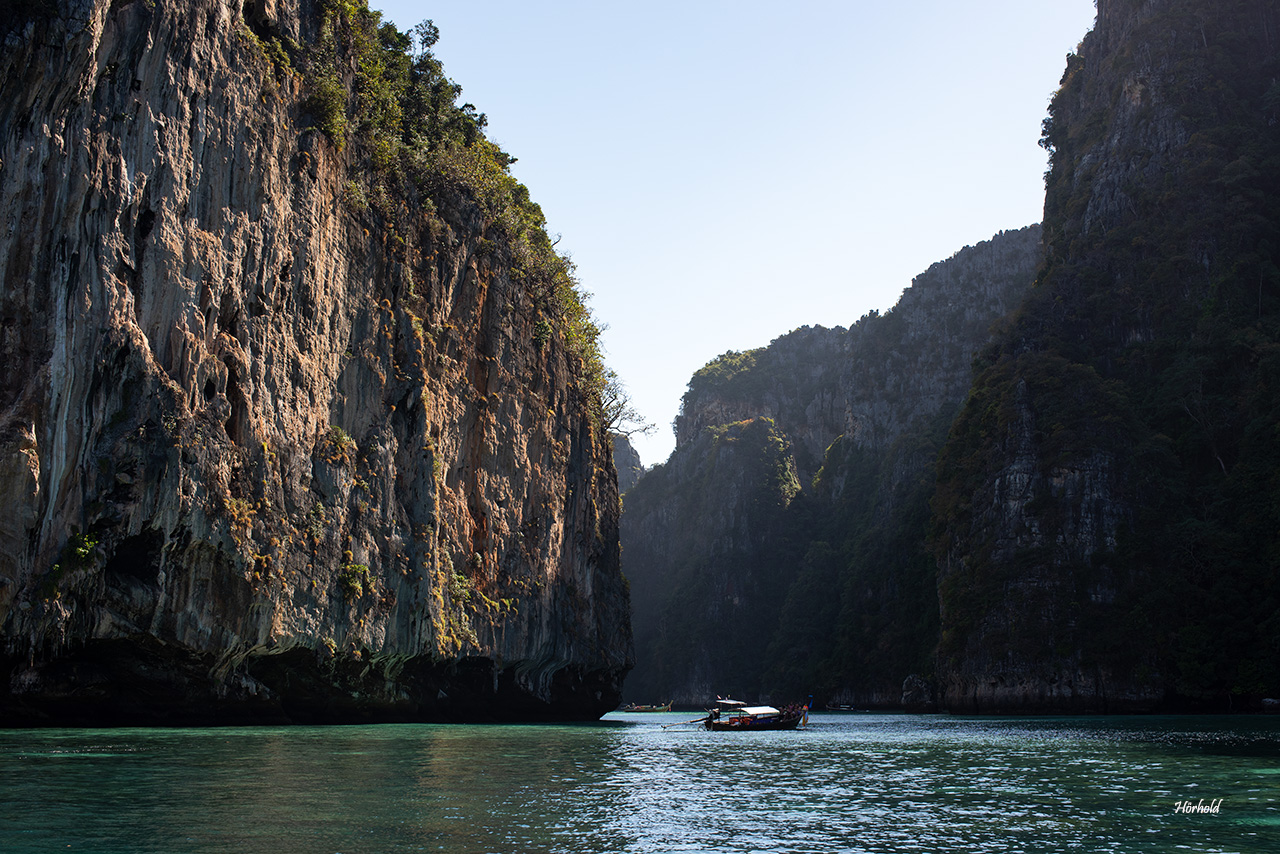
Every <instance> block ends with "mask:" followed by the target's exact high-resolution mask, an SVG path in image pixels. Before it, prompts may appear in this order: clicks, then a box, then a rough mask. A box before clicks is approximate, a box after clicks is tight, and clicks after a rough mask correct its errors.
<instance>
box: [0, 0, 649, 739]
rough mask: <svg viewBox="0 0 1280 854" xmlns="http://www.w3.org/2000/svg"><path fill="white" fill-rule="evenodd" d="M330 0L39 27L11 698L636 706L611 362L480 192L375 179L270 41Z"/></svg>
mask: <svg viewBox="0 0 1280 854" xmlns="http://www.w3.org/2000/svg"><path fill="white" fill-rule="evenodd" d="M330 5H332V4H330ZM322 6H323V4H321V6H313V4H311V3H308V2H302V3H300V4H299V3H296V2H289V0H281V2H279V3H276V2H269V1H268V2H257V3H254V4H249V8H248V15H249V17H248V18H246V10H245V9H244V8H243V7H242V5H241V3H240V2H238V0H194V2H177V0H155V2H150V0H147V2H144V0H133V2H130V0H113V2H107V0H61V2H59V3H58V4H57V6H56V10H53V11H52V13H51V14H45V13H43V12H41V13H40V14H35V13H32V14H31V15H29V16H25V17H23V16H19V19H18V20H16V21H15V22H10V23H11V26H10V30H9V32H8V33H7V35H6V37H5V44H4V51H3V56H2V57H0V80H3V81H4V82H3V85H2V87H0V94H2V97H0V141H2V144H3V149H0V160H2V166H0V216H2V217H3V232H2V233H0V282H2V283H3V290H2V292H0V361H2V362H3V364H4V365H5V366H6V369H5V371H4V376H3V378H0V473H2V474H3V477H0V490H2V491H3V497H2V498H0V506H3V507H4V508H5V514H4V519H3V521H2V522H0V624H2V625H3V643H4V646H3V650H4V652H3V655H2V656H0V658H2V659H3V661H2V663H3V665H4V668H5V672H6V674H7V675H6V680H7V681H6V683H5V685H4V686H0V690H2V691H3V693H0V720H3V721H5V722H6V723H55V722H56V723H62V722H70V723H102V722H162V723H170V722H202V721H215V722H223V721H242V720H293V721H303V720H344V721H345V720H384V719H404V720H421V719H451V718H574V717H594V716H598V715H599V714H601V713H602V712H604V711H607V710H608V709H610V708H612V707H613V706H614V705H615V704H616V702H617V698H618V695H619V691H620V687H621V680H622V677H623V675H624V674H625V672H626V670H627V669H628V667H629V665H630V629H629V618H628V601H627V595H626V592H625V589H624V585H623V579H622V576H621V573H620V568H619V551H618V538H617V523H618V514H619V504H618V493H617V487H616V481H615V475H614V471H613V466H612V463H611V457H610V449H609V443H608V440H607V438H606V437H605V436H604V435H603V432H602V430H601V428H600V426H599V424H598V421H597V420H594V419H593V417H592V402H591V400H590V399H589V394H588V391H587V390H586V389H585V387H584V383H583V381H582V380H581V369H582V365H581V362H580V361H579V360H578V359H576V358H575V357H574V356H573V354H572V352H571V350H569V349H567V348H566V346H565V345H564V343H563V340H562V337H561V335H560V334H559V332H558V331H557V330H558V327H556V326H555V325H554V323H552V322H549V319H548V318H549V316H548V315H547V314H546V312H545V306H544V303H543V302H540V301H539V299H538V294H539V292H540V291H539V289H540V288H543V287H544V285H543V284H542V283H540V282H538V281H537V280H536V279H533V278H530V276H529V275H528V274H527V273H524V272H522V271H521V270H520V269H519V267H520V265H519V264H518V263H517V261H518V259H517V258H516V257H515V254H514V253H515V252H516V248H515V247H514V246H513V241H512V238H511V234H510V229H506V230H504V229H503V228H502V227H501V224H500V223H496V222H494V221H493V219H492V217H490V216H488V215H487V213H486V209H485V208H484V206H483V205H481V204H480V203H479V202H478V201H477V198H476V195H475V193H474V192H473V191H470V190H469V189H468V188H466V187H465V186H459V185H457V184H456V183H450V182H449V181H447V180H444V179H442V180H441V181H440V182H437V184H436V186H435V187H434V189H433V190H432V193H431V198H430V199H429V200H428V201H427V202H424V201H422V200H418V202H417V203H416V204H408V203H399V202H397V201H396V200H395V199H392V200H391V201H390V202H388V201H386V200H385V199H384V200H383V204H382V206H381V208H379V207H377V206H373V207H371V206H370V205H368V204H364V203H363V199H362V196H363V193H362V192H361V190H362V187H365V186H368V185H367V184H364V183H362V182H363V181H364V178H363V177H362V174H361V172H360V171H359V168H358V164H359V163H360V151H359V147H358V146H357V145H355V144H352V145H347V146H342V145H340V144H337V143H335V141H334V140H333V139H331V138H329V137H327V136H326V135H325V134H322V133H321V132H320V131H318V130H317V129H315V128H314V127H310V125H312V124H313V123H314V121H313V117H312V116H310V115H309V112H308V110H309V104H312V103H314V98H313V95H314V93H312V92H310V91H309V89H308V82H307V80H306V79H305V77H304V75H303V74H301V73H298V72H296V71H295V70H293V69H291V68H289V67H287V64H286V63H279V62H276V61H273V60H272V59H271V58H270V57H268V55H267V53H266V52H265V51H264V49H263V44H264V41H263V39H262V38H259V37H258V36H259V35H266V34H270V35H272V37H273V38H275V37H278V39H279V42H281V43H283V42H285V41H288V42H289V43H290V44H291V45H293V46H294V47H297V46H298V45H302V46H303V47H304V48H305V46H306V45H307V44H308V43H309V40H314V39H317V38H318V37H319V35H318V34H319V31H320V21H321V16H322V12H323V9H322ZM42 8H43V7H42ZM324 14H329V13H327V12H324ZM255 29H256V31H257V32H255ZM353 67H354V66H353ZM352 73H354V71H353V72H352ZM310 109H311V110H312V111H314V108H310ZM348 109H351V107H350V102H348ZM389 208H394V212H392V213H390V214H388V213H386V211H387V210H388V209H389ZM550 320H551V321H554V317H552V318H550Z"/></svg>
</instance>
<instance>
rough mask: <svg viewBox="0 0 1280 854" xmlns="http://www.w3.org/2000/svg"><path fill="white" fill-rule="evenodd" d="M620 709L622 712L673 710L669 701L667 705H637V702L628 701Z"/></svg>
mask: <svg viewBox="0 0 1280 854" xmlns="http://www.w3.org/2000/svg"><path fill="white" fill-rule="evenodd" d="M618 711H620V712H669V711H671V704H670V703H667V704H666V705H665V706H645V705H636V704H635V703H627V704H626V705H625V706H623V707H622V708H621V709H618Z"/></svg>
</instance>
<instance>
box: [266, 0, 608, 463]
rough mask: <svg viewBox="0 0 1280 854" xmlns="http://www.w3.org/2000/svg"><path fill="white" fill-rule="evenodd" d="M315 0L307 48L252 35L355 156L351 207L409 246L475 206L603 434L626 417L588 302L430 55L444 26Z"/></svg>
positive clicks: (479, 118)
mask: <svg viewBox="0 0 1280 854" xmlns="http://www.w3.org/2000/svg"><path fill="white" fill-rule="evenodd" d="M318 5H319V9H320V17H319V25H318V27H316V29H315V30H314V32H312V33H310V34H309V35H310V40H309V41H308V43H307V44H306V45H305V46H299V45H298V44H296V43H294V42H293V41H292V40H290V39H288V38H287V37H285V36H283V35H282V34H280V33H279V32H277V31H275V30H274V29H273V28H271V27H270V26H269V25H267V24H264V23H261V22H255V21H254V20H253V19H252V17H250V18H249V20H248V23H247V27H248V28H249V33H248V35H249V37H250V38H251V39H252V40H253V41H255V42H256V44H257V45H258V47H259V48H260V49H261V53H262V56H263V58H264V59H265V60H268V61H270V62H272V63H273V64H274V65H275V66H276V68H277V70H278V71H279V72H280V73H283V74H289V73H294V71H295V70H296V72H297V73H300V74H301V75H302V79H303V82H304V88H305V91H306V93H307V95H306V99H305V101H304V102H303V105H302V107H303V111H304V120H305V119H308V118H309V121H310V124H311V126H313V127H315V128H316V129H318V130H320V131H321V132H322V133H323V134H324V135H325V137H327V138H328V139H329V141H330V142H331V143H332V144H333V145H334V147H335V148H337V149H338V150H339V151H344V152H345V151H346V149H347V148H348V146H350V147H351V148H352V149H353V150H352V151H351V152H349V157H350V160H351V162H352V166H353V169H354V172H355V174H356V176H357V177H356V178H355V179H354V180H353V182H352V184H351V185H349V188H348V194H347V195H348V203H349V204H350V205H351V206H352V208H353V212H354V213H355V214H357V215H358V216H361V217H363V218H368V219H369V220H370V221H371V222H372V223H374V224H376V225H377V226H378V227H381V228H383V229H385V230H386V231H387V233H388V234H389V236H390V239H391V242H392V244H393V245H401V246H403V245H404V242H405V240H407V239H409V238H410V236H411V233H412V231H413V230H414V229H415V226H416V223H417V221H418V220H419V219H420V218H421V217H423V216H425V217H426V218H427V219H428V221H429V222H431V223H433V224H434V227H435V228H443V227H444V223H443V222H442V221H441V219H440V218H439V216H438V212H439V211H442V210H444V209H446V208H449V207H451V206H453V205H454V204H455V203H456V201H457V200H458V199H459V197H462V198H465V199H467V200H469V202H470V204H472V205H474V206H475V207H476V209H478V212H479V213H480V215H481V216H482V217H483V218H484V220H485V223H486V232H487V235H488V237H487V238H486V239H487V240H488V241H489V242H488V243H487V244H486V245H487V246H490V247H494V246H496V244H495V243H494V241H495V240H498V241H500V242H501V244H502V245H503V246H504V248H505V250H506V251H507V252H509V253H510V259H509V260H510V262H511V267H512V271H513V273H514V274H515V275H516V276H518V277H520V278H521V279H522V280H523V281H524V283H525V284H526V286H528V287H529V289H530V290H531V292H532V293H533V294H534V296H535V302H536V308H537V311H538V312H539V315H540V322H541V325H540V326H536V328H539V329H544V330H545V333H544V337H543V338H542V339H541V340H542V341H543V342H545V336H546V335H549V334H550V333H551V332H552V330H554V332H555V333H556V334H557V335H558V337H559V338H560V339H561V340H562V341H563V342H564V345H565V346H566V348H567V349H568V351H569V353H570V355H571V357H572V360H573V364H574V365H575V366H576V370H577V374H578V379H579V383H580V389H581V391H582V394H583V397H584V402H585V403H586V404H587V405H588V407H589V410H590V411H591V412H592V414H593V418H594V421H595V423H596V425H597V427H598V428H599V430H600V432H601V436H602V438H603V435H604V432H605V431H606V430H608V429H609V428H610V427H611V426H616V425H615V424H614V422H616V421H617V420H618V419H617V415H616V412H614V411H613V410H611V409H610V403H611V402H614V403H615V405H614V407H613V409H617V406H616V401H617V400H618V399H619V398H622V399H624V400H625V394H624V392H623V390H622V386H621V384H620V382H619V380H618V378H617V376H616V375H615V374H614V373H613V372H612V371H610V370H609V369H608V368H607V367H606V366H605V364H604V358H603V354H602V352H601V349H600V340H599V339H600V328H599V326H598V324H597V323H596V322H595V320H594V318H593V317H592V315H591V311H590V309H589V308H588V307H587V304H586V299H587V295H586V294H585V293H584V292H583V291H582V289H581V287H580V286H579V283H578V280H577V277H576V275H575V271H574V266H573V263H572V262H571V261H570V260H569V259H568V258H567V257H565V256H563V255H561V254H559V253H558V252H557V251H556V250H555V248H554V245H553V241H552V240H551V238H550V236H549V235H548V234H547V231H546V217H545V216H544V215H543V212H542V208H541V207H540V206H539V205H538V204H537V203H536V202H534V201H533V200H532V199H531V198H530V194H529V190H528V188H527V187H525V186H524V185H523V184H521V183H520V182H519V181H517V180H516V179H515V178H514V177H513V176H512V175H511V173H510V166H511V164H512V163H514V162H515V158H513V157H511V156H510V155H509V154H507V153H506V152H504V151H503V150H502V149H501V148H499V147H498V146H497V145H495V144H494V143H493V142H491V141H490V140H488V139H486V138H485V136H484V128H485V126H486V124H487V120H486V118H485V116H484V114H483V113H479V112H477V110H476V108H475V106H474V105H472V104H468V103H463V104H459V103H458V99H459V98H460V96H461V94H462V87H461V86H459V85H458V84H456V83H454V82H453V81H451V80H450V79H449V78H448V77H447V76H446V75H445V72H444V68H443V66H442V65H441V63H440V61H439V59H438V58H437V57H436V56H435V54H434V53H433V52H432V48H433V47H434V46H435V44H436V42H437V41H438V39H439V38H440V32H439V29H438V28H437V27H436V26H435V25H434V24H433V23H432V22H431V21H424V22H422V23H421V24H418V25H417V26H416V27H414V28H413V29H412V30H411V31H410V32H408V33H404V32H401V31H400V30H398V29H397V28H396V26H395V25H394V24H392V23H390V22H384V21H383V20H382V15H381V13H380V12H377V11H373V10H371V9H370V8H369V7H368V4H367V2H366V0H320V2H319V4H318Z"/></svg>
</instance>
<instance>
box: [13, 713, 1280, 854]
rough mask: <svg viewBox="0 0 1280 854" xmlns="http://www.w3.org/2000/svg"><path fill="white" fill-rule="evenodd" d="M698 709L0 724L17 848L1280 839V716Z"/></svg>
mask: <svg viewBox="0 0 1280 854" xmlns="http://www.w3.org/2000/svg"><path fill="white" fill-rule="evenodd" d="M689 717H692V715H688V714H684V715H681V714H659V715H643V714H641V715H623V714H617V713H615V714H612V715H609V716H608V717H607V718H606V719H605V720H604V721H602V722H601V723H599V724H594V725H583V726H426V725H421V726H409V725H406V726H370V727H329V728H281V729H276V728H263V729H184V730H160V729H124V730H36V731H13V730H9V731H3V730H0V851H3V852H6V854H26V852H40V854H49V852H58V851H92V852H102V854H108V853H109V852H165V854H178V852H226V854H233V852H234V854H255V853H256V852H262V854H290V852H307V854H312V852H315V853H316V854H333V852H341V854H363V852H371V853H372V852H402V851H403V852H408V851H446V852H454V854H469V852H484V853H485V854H488V853H489V852H494V853H495V854H506V852H519V853H520V854H525V852H543V851H546V852H614V851H617V852H622V851H629V852H630V851H635V852H639V851H644V852H648V851H655V852H659V851H660V852H666V851H724V852H729V851H734V852H737V851H761V852H827V851H874V852H902V851H922V852H941V851H957V852H966V851H967V852H988V851H1010V852H1012V851H1025V852H1040V851H1089V852H1092V851H1124V852H1148V851H1170V852H1177V851H1202V852H1203V851H1222V852H1225V851H1239V852H1264V851H1265V852H1280V718H1275V717H1268V718H1234V717H1228V718H1223V717H1203V718H1195V717H1193V718H1187V717H1177V718H1174V717H1139V718H1056V719H1044V718H1035V719H1009V718H994V719H993V718H953V717H934V716H925V717H908V716H895V715H860V714H823V715H815V716H814V717H813V718H812V719H811V722H810V725H809V728H808V729H806V730H802V731H797V732H783V733H711V732H705V731H702V730H695V729H693V728H685V729H683V730H682V729H680V728H673V729H668V730H663V729H662V728H661V724H667V723H672V722H675V721H680V720H683V719H686V718H689ZM1201 799H1203V803H1204V805H1205V806H1206V807H1208V806H1210V805H1212V804H1213V803H1214V802H1218V812H1217V813H1191V814H1184V813H1180V812H1175V810H1176V808H1177V806H1178V804H1179V803H1180V802H1184V801H1188V800H1189V801H1192V802H1193V803H1196V804H1199V803H1200V802H1201Z"/></svg>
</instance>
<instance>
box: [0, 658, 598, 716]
mask: <svg viewBox="0 0 1280 854" xmlns="http://www.w3.org/2000/svg"><path fill="white" fill-rule="evenodd" d="M217 665H218V662H217V661H216V660H215V659H214V657H212V656H205V655H197V654H193V653H190V652H188V651H184V650H181V649H179V648H177V647H174V646H169V645H165V644H162V643H160V642H158V641H155V640H154V639H147V640H146V641H141V642H134V641H123V640H110V641H95V642H92V643H89V644H85V645H83V646H81V647H78V648H77V649H75V650H74V651H67V652H65V653H64V654H62V655H59V656H57V657H56V658H52V659H50V660H46V661H39V660H37V661H36V662H35V663H34V664H33V663H32V662H30V661H28V660H24V659H18V658H15V657H13V656H5V657H0V668H2V670H0V672H4V673H5V674H7V675H8V676H9V679H7V680H6V682H7V683H8V684H7V688H8V690H7V691H5V692H4V693H3V694H0V728H5V729H16V728H33V727H126V726H145V727H204V726H281V725H341V724H381V723H494V724H500V723H593V722H596V721H598V720H599V718H600V717H601V716H603V715H604V714H605V713H607V712H609V711H612V710H613V709H614V708H615V707H616V706H617V704H618V702H619V700H618V698H619V686H620V685H621V681H622V679H621V674H616V673H612V672H609V671H586V672H583V671H581V670H579V669H576V668H572V667H565V668H561V669H560V670H557V671H556V672H555V673H554V674H552V676H551V679H550V684H549V687H548V689H547V691H546V695H547V696H549V697H550V699H543V698H542V697H539V696H536V695H535V694H534V693H532V692H531V691H529V690H526V688H525V687H524V686H523V685H522V684H521V680H520V679H519V678H518V674H517V669H516V667H515V666H512V665H508V666H506V667H503V668H495V666H494V664H493V662H491V661H490V660H489V659H484V658H471V659H463V660H461V661H451V662H436V661H432V660H430V659H428V658H426V657H425V656H422V657H417V658H410V659H408V660H406V661H403V662H401V663H399V666H398V667H397V668H395V670H394V673H393V675H391V676H390V677H389V676H388V671H387V669H386V668H384V667H380V666H375V664H374V663H373V662H371V661H367V660H364V659H363V658H354V657H344V658H341V659H339V658H338V657H336V656H324V655H322V654H318V653H316V652H315V651H312V650H309V649H293V650H289V651H287V652H282V653H279V654H274V655H260V656H255V657H253V658H249V659H245V661H244V662H243V663H242V664H241V665H240V666H238V667H236V668H234V669H232V670H231V671H230V672H227V671H225V669H224V671H223V672H222V674H221V675H217V676H215V673H217V672H218V671H217Z"/></svg>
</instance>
